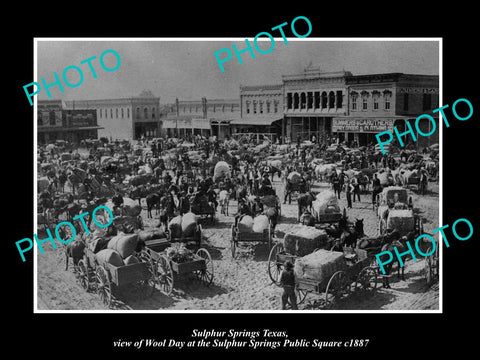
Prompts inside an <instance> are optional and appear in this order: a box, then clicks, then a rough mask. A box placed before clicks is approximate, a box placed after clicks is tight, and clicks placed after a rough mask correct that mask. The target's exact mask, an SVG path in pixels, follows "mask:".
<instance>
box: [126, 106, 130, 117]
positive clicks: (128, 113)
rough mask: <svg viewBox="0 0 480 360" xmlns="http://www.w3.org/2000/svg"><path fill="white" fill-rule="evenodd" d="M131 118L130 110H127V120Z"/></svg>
mask: <svg viewBox="0 0 480 360" xmlns="http://www.w3.org/2000/svg"><path fill="white" fill-rule="evenodd" d="M129 117H130V108H127V118H129Z"/></svg>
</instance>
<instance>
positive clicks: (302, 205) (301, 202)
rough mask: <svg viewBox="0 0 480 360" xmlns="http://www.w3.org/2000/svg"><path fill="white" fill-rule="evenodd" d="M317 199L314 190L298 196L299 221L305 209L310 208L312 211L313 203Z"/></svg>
mask: <svg viewBox="0 0 480 360" xmlns="http://www.w3.org/2000/svg"><path fill="white" fill-rule="evenodd" d="M314 200H315V195H314V194H313V192H311V191H310V192H307V193H304V194H300V195H299V196H298V198H297V203H298V221H300V217H301V216H302V214H303V212H304V211H305V209H309V211H310V212H312V203H313V201H314Z"/></svg>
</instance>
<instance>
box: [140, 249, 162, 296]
mask: <svg viewBox="0 0 480 360" xmlns="http://www.w3.org/2000/svg"><path fill="white" fill-rule="evenodd" d="M138 259H139V260H140V262H142V263H145V264H146V265H147V271H148V274H149V277H148V278H147V279H144V280H141V281H140V284H139V285H140V291H141V292H142V293H143V295H144V296H145V297H149V296H152V295H153V292H154V290H155V286H156V285H157V284H158V276H157V261H156V260H155V259H153V258H152V256H151V255H150V253H149V252H148V251H147V250H145V249H142V251H141V252H140V253H139V254H138Z"/></svg>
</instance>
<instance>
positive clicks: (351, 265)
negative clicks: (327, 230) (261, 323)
mask: <svg viewBox="0 0 480 360" xmlns="http://www.w3.org/2000/svg"><path fill="white" fill-rule="evenodd" d="M272 250H273V249H272ZM278 250H280V249H278ZM287 260H289V261H290V262H293V263H294V271H295V294H296V297H297V304H301V303H302V302H304V301H305V299H306V297H307V295H308V294H309V293H315V294H317V295H320V296H321V298H320V306H321V307H323V308H332V307H333V306H334V304H335V303H336V301H338V300H340V299H341V298H342V297H343V296H345V295H348V294H349V293H350V292H351V291H357V290H363V291H372V290H375V289H376V287H377V270H376V269H375V268H374V267H372V266H370V263H371V259H370V258H369V257H368V255H367V252H366V251H364V250H361V249H354V250H353V252H351V253H344V252H337V251H329V250H324V249H319V250H316V251H314V252H313V253H311V254H309V255H307V256H305V257H302V258H297V257H292V256H291V255H288V254H285V253H284V252H282V251H278V252H277V253H276V254H275V266H276V267H277V268H278V274H280V272H281V270H282V269H283V267H284V264H285V262H286V261H287ZM279 279H280V276H278V278H277V281H275V283H276V284H277V285H279V283H278V280H279Z"/></svg>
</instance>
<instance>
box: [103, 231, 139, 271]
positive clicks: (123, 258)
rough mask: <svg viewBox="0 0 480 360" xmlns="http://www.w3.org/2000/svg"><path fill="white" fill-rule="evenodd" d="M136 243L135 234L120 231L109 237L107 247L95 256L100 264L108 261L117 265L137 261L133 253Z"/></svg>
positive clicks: (136, 237)
mask: <svg viewBox="0 0 480 360" xmlns="http://www.w3.org/2000/svg"><path fill="white" fill-rule="evenodd" d="M137 245H138V235H137V234H124V233H120V234H118V235H116V236H114V237H113V238H112V239H110V241H109V242H108V244H107V248H106V249H103V250H100V251H99V252H98V253H96V254H95V256H96V258H97V261H98V262H99V263H100V264H104V263H109V264H111V265H114V266H117V267H118V266H123V265H129V264H134V263H138V259H137V257H136V256H135V255H134V252H135V250H136V248H137Z"/></svg>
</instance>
